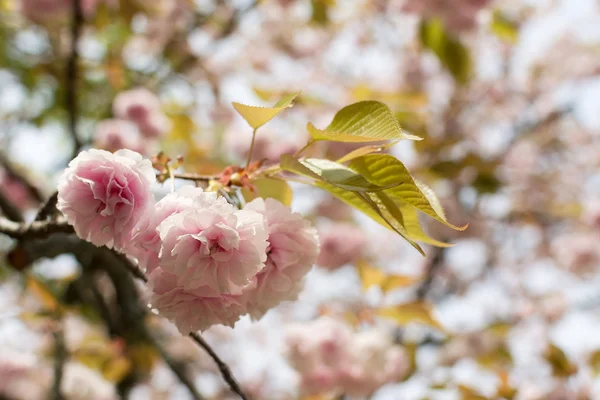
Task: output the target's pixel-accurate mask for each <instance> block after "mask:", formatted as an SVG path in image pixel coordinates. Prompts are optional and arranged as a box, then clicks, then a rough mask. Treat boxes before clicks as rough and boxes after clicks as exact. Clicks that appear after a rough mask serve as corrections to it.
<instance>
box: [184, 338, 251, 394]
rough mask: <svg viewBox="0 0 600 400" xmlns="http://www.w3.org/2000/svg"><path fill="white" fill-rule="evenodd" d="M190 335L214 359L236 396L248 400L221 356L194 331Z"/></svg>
mask: <svg viewBox="0 0 600 400" xmlns="http://www.w3.org/2000/svg"><path fill="white" fill-rule="evenodd" d="M190 336H191V338H192V339H194V341H195V342H196V343H198V344H199V345H200V347H202V348H203V349H204V350H205V351H206V352H207V353H208V355H209V356H210V357H211V358H212V359H213V360H214V361H215V363H216V364H217V366H218V367H219V371H220V372H221V375H222V376H223V379H224V380H225V382H227V384H228V385H229V387H230V388H231V390H232V391H233V392H234V393H236V394H237V395H238V396H240V397H241V398H242V399H243V400H248V397H247V396H246V395H245V394H244V392H243V391H242V388H241V387H240V385H239V384H238V382H237V381H236V380H235V377H234V376H233V374H232V373H231V370H230V369H229V366H228V365H227V364H225V362H224V361H223V360H221V358H220V357H219V356H218V355H217V353H215V351H214V350H213V349H212V347H210V345H209V344H208V343H206V341H205V340H204V338H203V337H202V336H200V335H199V334H198V333H196V332H192V333H190Z"/></svg>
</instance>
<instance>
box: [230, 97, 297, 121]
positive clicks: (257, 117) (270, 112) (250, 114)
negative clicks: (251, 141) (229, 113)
mask: <svg viewBox="0 0 600 400" xmlns="http://www.w3.org/2000/svg"><path fill="white" fill-rule="evenodd" d="M299 94H300V92H297V93H292V94H289V95H287V96H285V97H283V98H282V99H281V100H279V101H278V102H277V103H275V105H274V106H273V107H259V106H249V105H246V104H242V103H236V102H233V103H232V104H233V108H235V110H236V111H237V112H238V113H239V114H240V115H241V116H242V117H243V118H244V119H245V120H246V122H248V124H249V125H250V126H251V127H252V128H253V129H258V128H260V127H261V126H263V125H264V124H266V123H267V122H269V121H270V120H271V119H273V118H274V117H275V116H276V115H277V114H279V113H280V112H281V111H283V110H285V109H286V108H289V107H291V106H292V105H293V101H294V99H295V98H296V97H297V96H298V95H299Z"/></svg>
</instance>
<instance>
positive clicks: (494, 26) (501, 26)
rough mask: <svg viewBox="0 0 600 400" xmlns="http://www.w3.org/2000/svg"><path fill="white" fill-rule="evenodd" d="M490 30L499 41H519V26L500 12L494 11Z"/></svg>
mask: <svg viewBox="0 0 600 400" xmlns="http://www.w3.org/2000/svg"><path fill="white" fill-rule="evenodd" d="M490 30H491V31H492V32H493V33H494V34H495V35H496V36H498V37H499V38H500V39H502V40H505V41H507V42H509V43H516V42H517V40H518V39H519V26H518V25H517V24H516V23H515V22H514V21H511V20H510V19H509V18H508V17H507V16H506V15H504V14H503V13H502V12H501V11H500V10H495V11H494V13H493V15H492V21H491V23H490Z"/></svg>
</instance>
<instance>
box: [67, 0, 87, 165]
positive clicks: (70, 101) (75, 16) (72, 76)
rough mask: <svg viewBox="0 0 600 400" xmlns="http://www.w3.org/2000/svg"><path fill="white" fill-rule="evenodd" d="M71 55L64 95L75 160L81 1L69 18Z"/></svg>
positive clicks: (74, 6) (81, 24) (78, 142)
mask: <svg viewBox="0 0 600 400" xmlns="http://www.w3.org/2000/svg"><path fill="white" fill-rule="evenodd" d="M71 18H72V19H71V53H70V55H69V59H68V60H67V70H66V76H65V81H66V93H65V103H66V107H67V111H68V113H69V133H70V134H71V138H72V139H73V153H72V158H75V156H77V154H78V153H79V151H80V150H81V147H82V145H83V144H82V142H81V140H80V139H79V136H78V135H77V119H78V115H79V110H78V105H77V79H78V73H77V72H78V70H77V64H78V62H79V52H78V49H77V44H78V42H79V37H80V35H81V28H82V27H83V22H84V21H83V10H82V9H81V0H74V1H73V13H72V16H71Z"/></svg>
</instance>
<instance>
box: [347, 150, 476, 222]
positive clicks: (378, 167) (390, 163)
mask: <svg viewBox="0 0 600 400" xmlns="http://www.w3.org/2000/svg"><path fill="white" fill-rule="evenodd" d="M350 168H351V169H353V170H355V171H356V172H358V173H359V174H361V175H362V176H364V177H365V178H366V179H367V180H369V181H371V182H373V183H375V184H377V185H381V186H389V185H394V184H395V185H396V186H395V187H392V188H390V189H387V190H386V191H385V193H386V194H387V195H389V196H390V197H391V198H392V199H393V200H395V201H403V202H406V203H408V204H410V205H412V206H414V207H416V208H417V209H419V210H420V211H422V212H424V213H425V214H427V215H429V216H431V217H433V218H435V219H436V220H438V221H440V222H441V223H443V224H444V225H446V226H449V227H450V228H452V229H455V230H460V231H462V230H465V229H466V228H467V225H465V226H463V227H461V226H455V225H452V224H451V223H449V222H448V221H447V220H446V218H445V216H444V215H443V213H442V215H440V214H439V213H438V211H439V210H441V207H438V206H437V205H436V207H435V208H434V207H433V206H432V204H431V203H430V201H429V199H428V198H427V196H425V195H424V194H423V192H422V191H421V189H419V187H418V186H417V184H416V183H415V181H414V180H413V178H412V176H411V175H410V173H409V172H408V170H407V169H406V167H405V166H404V165H403V164H402V163H401V162H400V161H398V160H397V159H396V158H395V157H393V156H391V155H388V154H369V155H366V156H363V157H359V158H357V159H355V160H354V161H352V162H351V163H350ZM436 208H437V209H438V211H436Z"/></svg>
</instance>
